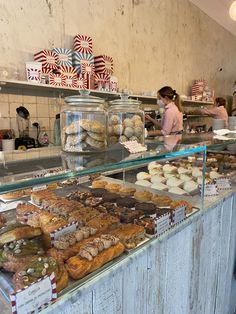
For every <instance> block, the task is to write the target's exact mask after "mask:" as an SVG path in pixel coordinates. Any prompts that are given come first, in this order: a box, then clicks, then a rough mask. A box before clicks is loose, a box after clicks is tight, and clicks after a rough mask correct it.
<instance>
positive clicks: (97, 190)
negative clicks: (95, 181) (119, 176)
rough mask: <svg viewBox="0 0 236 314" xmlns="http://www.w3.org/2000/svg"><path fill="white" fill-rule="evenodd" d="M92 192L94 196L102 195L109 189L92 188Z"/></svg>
mask: <svg viewBox="0 0 236 314" xmlns="http://www.w3.org/2000/svg"><path fill="white" fill-rule="evenodd" d="M90 192H91V194H92V195H93V196H94V197H102V196H103V194H104V193H106V192H107V191H106V190H105V189H102V188H100V189H99V188H97V189H96V188H95V189H91V190H90Z"/></svg>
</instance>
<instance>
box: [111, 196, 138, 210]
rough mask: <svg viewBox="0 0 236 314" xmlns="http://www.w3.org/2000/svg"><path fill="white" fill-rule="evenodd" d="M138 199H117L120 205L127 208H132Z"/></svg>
mask: <svg viewBox="0 0 236 314" xmlns="http://www.w3.org/2000/svg"><path fill="white" fill-rule="evenodd" d="M136 203H137V201H136V200H135V199H134V198H132V197H120V198H118V199H117V200H116V204H117V205H118V206H123V207H127V208H132V207H134V206H135V204H136Z"/></svg>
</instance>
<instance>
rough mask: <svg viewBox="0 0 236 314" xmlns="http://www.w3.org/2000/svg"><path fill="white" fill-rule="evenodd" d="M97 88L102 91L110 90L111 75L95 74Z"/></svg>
mask: <svg viewBox="0 0 236 314" xmlns="http://www.w3.org/2000/svg"><path fill="white" fill-rule="evenodd" d="M95 88H96V89H97V90H100V91H109V90H110V76H109V75H108V74H104V73H96V74H95Z"/></svg>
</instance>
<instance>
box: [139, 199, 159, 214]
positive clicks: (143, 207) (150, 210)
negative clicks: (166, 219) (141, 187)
mask: <svg viewBox="0 0 236 314" xmlns="http://www.w3.org/2000/svg"><path fill="white" fill-rule="evenodd" d="M156 208H157V207H156V205H155V204H153V203H145V202H142V203H137V204H136V205H135V209H136V210H140V211H142V212H143V213H144V214H147V215H153V214H155V213H156Z"/></svg>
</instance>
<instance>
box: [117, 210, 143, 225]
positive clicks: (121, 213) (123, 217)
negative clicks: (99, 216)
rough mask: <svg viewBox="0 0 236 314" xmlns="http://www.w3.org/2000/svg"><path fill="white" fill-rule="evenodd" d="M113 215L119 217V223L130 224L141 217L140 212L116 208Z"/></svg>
mask: <svg viewBox="0 0 236 314" xmlns="http://www.w3.org/2000/svg"><path fill="white" fill-rule="evenodd" d="M113 214H114V215H115V216H117V217H119V218H120V221H121V222H123V223H131V222H134V220H135V219H137V218H139V217H140V216H141V215H142V212H141V211H139V210H132V209H130V208H126V207H116V208H115V210H114V212H113Z"/></svg>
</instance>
